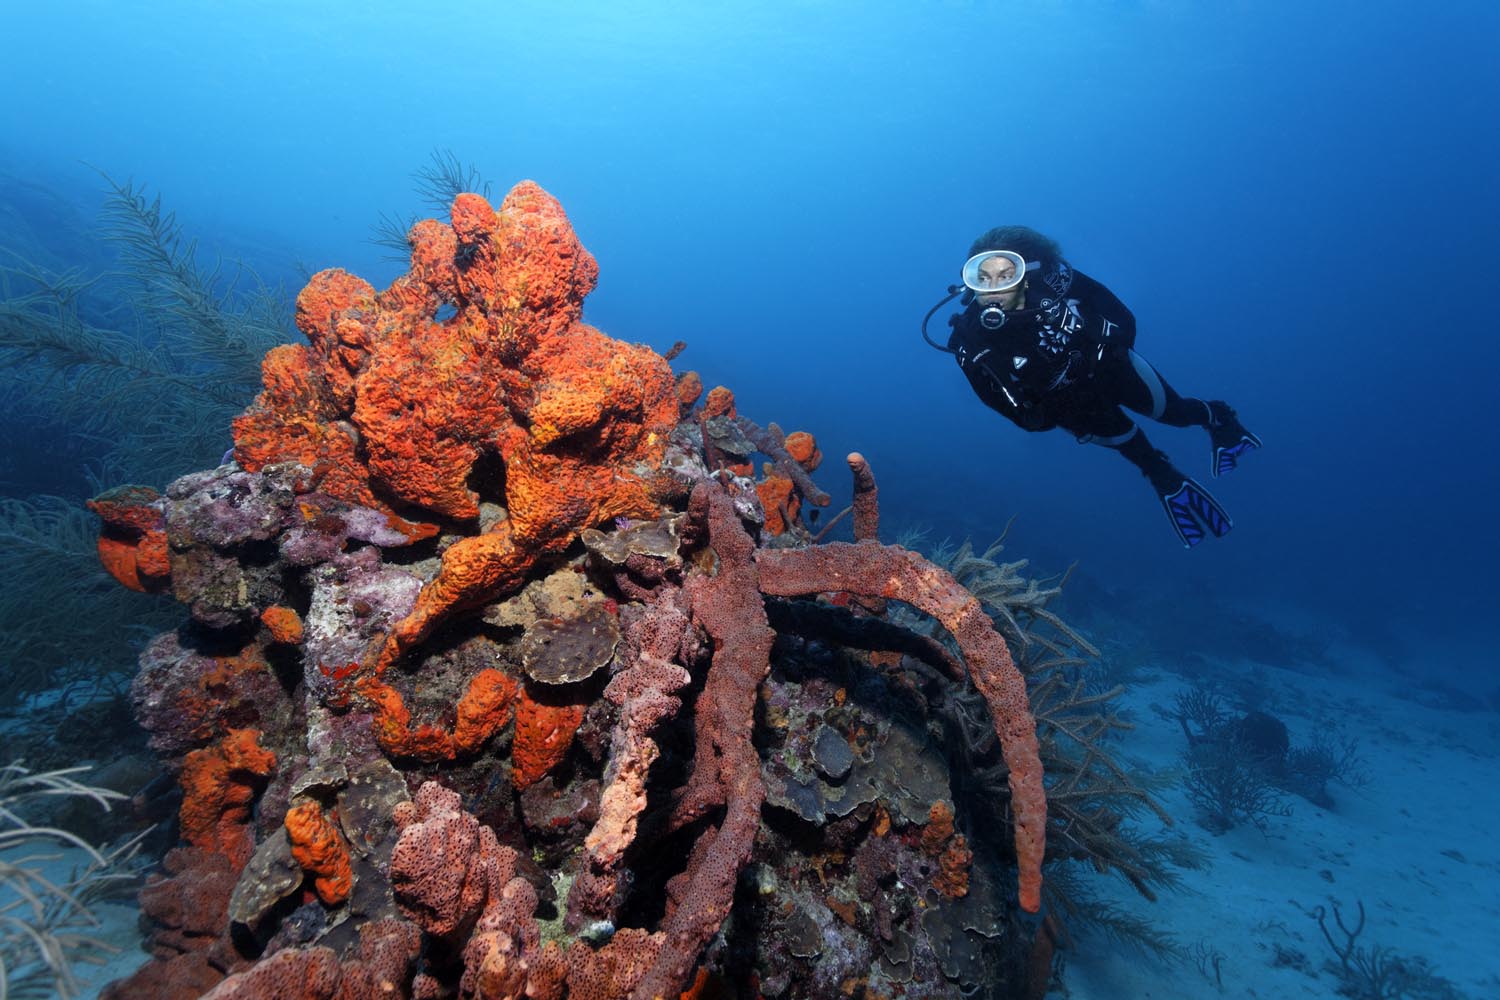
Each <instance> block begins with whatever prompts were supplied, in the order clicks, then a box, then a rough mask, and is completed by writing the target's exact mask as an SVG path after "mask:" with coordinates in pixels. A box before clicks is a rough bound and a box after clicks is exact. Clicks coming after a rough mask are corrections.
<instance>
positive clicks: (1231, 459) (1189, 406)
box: [1099, 351, 1261, 477]
mask: <svg viewBox="0 0 1500 1000" xmlns="http://www.w3.org/2000/svg"><path fill="white" fill-rule="evenodd" d="M1126 353H1127V357H1125V358H1122V359H1117V360H1116V361H1115V362H1114V363H1112V364H1107V365H1105V366H1102V367H1101V370H1100V373H1099V378H1101V379H1102V380H1104V383H1105V388H1106V390H1107V391H1112V392H1113V393H1114V398H1115V399H1117V400H1119V402H1120V403H1121V404H1122V405H1124V406H1127V407H1129V408H1130V409H1132V410H1134V411H1135V412H1137V413H1139V414H1141V415H1143V416H1147V417H1150V418H1151V419H1152V420H1156V421H1159V422H1160V423H1163V424H1166V425H1167V426H1169V427H1202V428H1205V429H1206V430H1207V431H1208V438H1209V443H1210V444H1211V445H1212V446H1213V464H1212V465H1211V466H1210V471H1211V472H1212V473H1213V475H1214V476H1215V477H1217V476H1220V475H1223V474H1224V473H1226V472H1228V471H1229V470H1230V469H1233V468H1234V467H1235V465H1236V464H1237V463H1238V461H1239V458H1240V456H1241V455H1243V454H1244V453H1245V452H1247V451H1250V450H1252V449H1254V448H1259V447H1261V442H1260V438H1258V437H1256V436H1255V435H1254V434H1252V433H1250V432H1249V431H1248V430H1246V429H1245V427H1244V425H1243V424H1241V423H1240V421H1239V418H1238V417H1237V416H1235V412H1234V410H1233V409H1232V408H1231V407H1230V405H1229V404H1228V403H1226V402H1224V401H1223V400H1219V399H1208V400H1205V399H1198V398H1196V397H1193V396H1183V395H1180V394H1178V392H1177V390H1176V389H1173V388H1172V386H1171V385H1170V384H1169V383H1168V382H1167V380H1166V379H1164V378H1162V377H1161V373H1160V372H1158V371H1157V370H1156V368H1155V367H1154V366H1153V365H1152V364H1151V362H1149V361H1147V360H1146V359H1145V358H1143V357H1141V356H1140V355H1139V354H1137V353H1135V351H1128V352H1126Z"/></svg>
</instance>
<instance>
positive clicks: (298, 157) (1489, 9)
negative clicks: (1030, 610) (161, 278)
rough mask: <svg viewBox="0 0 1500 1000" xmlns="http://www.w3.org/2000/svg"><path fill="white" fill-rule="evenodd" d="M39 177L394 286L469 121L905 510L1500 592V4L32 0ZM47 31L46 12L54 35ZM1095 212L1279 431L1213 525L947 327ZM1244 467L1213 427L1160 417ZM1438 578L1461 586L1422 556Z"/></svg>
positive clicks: (651, 295) (1213, 374) (1306, 573)
mask: <svg viewBox="0 0 1500 1000" xmlns="http://www.w3.org/2000/svg"><path fill="white" fill-rule="evenodd" d="M7 20H8V24H9V28H10V30H9V31H8V32H7V33H8V34H9V36H10V37H11V38H12V40H13V42H12V45H11V46H10V49H11V51H9V52H8V53H7V59H6V60H5V62H4V65H3V66H0V82H3V86H4V90H5V93H6V94H7V95H8V96H7V98H6V99H5V101H4V102H3V104H0V137H3V138H0V143H3V147H0V148H3V152H4V156H5V159H6V164H7V167H8V169H9V171H10V172H11V173H12V174H13V175H21V176H31V177H34V178H38V179H40V178H54V179H55V183H56V184H57V185H58V186H59V187H60V188H61V189H63V190H65V191H68V192H71V193H73V194H74V195H75V196H76V198H77V200H78V202H79V203H80V205H84V206H87V205H90V204H91V203H92V202H93V201H95V200H96V198H97V193H98V189H99V182H98V178H97V176H95V175H93V174H91V173H89V172H88V171H87V170H86V169H84V168H82V167H81V166H80V164H82V163H87V164H91V165H93V166H95V167H97V168H99V169H101V170H105V171H107V172H109V173H110V174H111V175H112V176H117V177H133V178H137V179H139V180H143V181H147V182H149V183H150V184H152V185H154V186H155V188H156V189H158V190H160V191H161V192H163V193H164V194H165V196H166V197H167V199H168V201H169V203H170V204H171V205H172V206H173V207H175V208H176V210H177V211H178V213H179V215H180V217H181V218H182V220H183V222H184V224H185V225H186V226H187V228H188V229H189V230H190V231H191V232H193V233H194V234H196V235H198V236H199V237H200V238H201V239H202V240H203V241H204V243H205V244H206V245H209V246H213V247H216V248H218V249H221V250H223V251H225V252H228V253H231V254H235V253H237V254H240V255H242V256H245V257H247V258H249V259H251V260H253V261H254V262H256V263H257V264H258V265H259V266H261V267H268V268H276V267H278V266H279V267H282V268H285V267H286V266H287V264H288V262H289V261H291V260H293V259H295V260H297V261H301V262H304V263H305V264H307V265H310V266H313V267H322V266H331V265H339V266H343V267H346V268H348V269H350V270H353V271H355V272H356V273H360V274H362V275H365V276H368V277H370V278H371V279H372V280H375V281H376V282H377V284H379V283H380V282H381V281H382V280H384V279H385V278H388V277H390V276H392V275H393V274H394V273H395V270H394V265H392V264H390V263H389V262H386V261H383V260H382V259H381V256H382V251H381V250H380V249H379V248H376V247H372V246H370V245H369V243H368V242H367V241H368V237H369V228H370V226H371V224H372V222H373V221H374V219H375V218H376V216H377V215H378V213H380V212H383V211H392V212H395V211H399V210H403V209H406V208H411V207H412V203H413V195H412V193H411V190H410V187H411V185H410V173H411V171H412V170H413V169H414V166H420V165H421V164H422V163H424V162H425V160H426V158H427V157H428V155H429V154H430V152H431V151H432V150H433V149H434V148H446V149H451V150H453V151H455V153H456V154H457V155H458V156H460V157H461V158H462V159H463V160H464V161H465V162H469V163H473V164H474V165H476V166H477V167H478V168H479V169H480V170H481V172H482V173H483V174H484V175H485V176H486V177H487V178H490V179H491V180H492V182H493V183H494V184H495V185H496V187H497V189H498V190H497V195H498V193H499V192H500V191H503V190H504V189H506V188H508V187H509V186H510V184H512V183H513V182H515V181H517V180H520V179H522V178H524V177H529V178H532V179H535V180H537V181H538V182H539V183H541V184H542V185H543V186H544V187H546V188H547V189H548V190H549V191H551V192H552V193H553V194H555V195H557V196H558V197H559V198H560V199H561V200H562V202H563V204H564V206H565V207H566V209H567V210H568V212H569V214H570V217H571V218H572V220H573V221H574V224H575V225H576V227H577V228H578V230H579V232H580V234H581V235H582V237H583V239H584V240H585V242H586V244H587V245H588V246H589V248H590V249H591V250H592V251H593V252H594V253H595V255H596V256H597V257H598V258H599V260H600V262H601V275H602V276H601V280H600V283H599V288H598V290H597V291H596V292H595V294H594V296H593V298H592V299H591V300H590V302H589V305H588V313H587V318H588V319H589V320H590V321H591V322H594V323H595V324H597V325H599V326H601V327H602V328H603V329H605V330H607V331H608V332H610V333H611V334H612V335H614V336H618V337H622V338H624V339H629V340H637V341H642V342H646V343H649V344H652V345H654V346H656V347H657V348H658V349H664V348H665V347H666V346H667V345H669V344H670V343H671V342H672V341H674V340H676V339H678V338H681V339H683V340H686V341H687V342H688V344H689V351H688V353H687V354H685V355H684V356H683V357H682V359H681V361H680V362H679V363H680V364H681V365H682V366H690V367H695V368H697V369H699V370H700V371H701V372H702V373H703V374H704V376H705V378H706V379H707V380H708V381H709V384H713V383H714V382H717V381H722V382H724V383H726V384H728V385H730V386H731V387H732V388H734V389H735V390H736V392H738V393H739V395H740V398H741V399H742V400H743V402H744V407H745V409H746V411H747V412H749V413H752V414H755V415H757V416H758V417H759V418H760V419H762V420H770V419H775V420H778V421H780V422H782V423H783V424H784V425H786V426H788V427H790V426H798V427H805V428H807V429H810V430H813V431H815V432H816V433H817V434H818V435H819V436H820V438H821V439H822V441H823V442H824V447H825V450H826V451H827V452H828V453H829V454H830V455H835V456H836V455H839V454H842V453H843V452H844V451H846V450H849V449H855V448H857V449H860V450H862V451H864V452H865V453H866V454H867V455H868V456H869V457H870V458H871V460H872V462H873V463H874V464H875V468H876V470H877V473H878V474H879V476H880V478H881V481H882V484H883V489H884V492H883V495H884V496H885V498H886V503H887V517H888V518H889V519H891V521H892V522H893V523H899V522H902V521H910V522H912V523H917V522H920V523H926V524H930V525H932V526H933V527H934V528H935V530H937V531H938V532H939V533H942V532H945V531H949V530H953V531H958V532H959V533H972V534H974V535H975V536H976V537H984V536H987V535H989V534H992V533H994V532H997V531H998V529H999V528H1000V527H1001V526H1003V524H1004V522H1005V521H1006V520H1007V519H1008V518H1009V517H1010V516H1011V515H1016V516H1017V518H1018V519H1017V524H1016V527H1015V529H1014V533H1013V535H1012V539H1013V542H1014V546H1015V547H1016V548H1019V549H1021V550H1024V551H1026V552H1028V553H1031V554H1034V555H1035V556H1036V557H1037V558H1040V559H1042V560H1044V561H1047V562H1050V563H1051V564H1058V565H1065V564H1066V563H1068V562H1071V561H1074V560H1078V561H1080V562H1081V563H1082V564H1083V568H1084V570H1085V571H1088V572H1096V573H1098V574H1099V575H1100V576H1101V577H1103V578H1105V579H1108V580H1113V581H1115V582H1123V581H1130V582H1134V583H1139V584H1142V585H1149V586H1152V587H1157V586H1163V587H1168V588H1176V587H1178V586H1180V585H1185V586H1184V589H1186V590H1191V589H1197V588H1201V587H1205V586H1206V587H1211V588H1212V589H1213V591H1214V592H1215V594H1216V595H1218V596H1220V597H1222V598H1223V599H1225V600H1229V601H1234V600H1237V599H1240V598H1248V599H1258V598H1262V597H1274V598H1276V599H1279V600H1287V601H1291V602H1298V603H1305V604H1308V605H1313V606H1316V607H1318V608H1319V609H1327V610H1328V611H1329V612H1330V613H1336V614H1338V615H1341V616H1343V617H1345V618H1350V619H1361V618H1368V619H1370V620H1371V621H1372V622H1375V621H1380V620H1382V619H1390V618H1391V617H1393V616H1394V617H1396V618H1414V617H1421V618H1423V619H1426V620H1428V621H1429V622H1430V621H1431V620H1432V619H1431V617H1430V616H1439V617H1440V618H1442V619H1443V621H1444V623H1445V624H1452V625H1454V626H1457V625H1459V624H1461V623H1462V622H1464V621H1465V620H1472V619H1473V616H1474V615H1475V614H1476V613H1477V612H1478V610H1479V609H1481V608H1482V607H1483V606H1484V604H1485V603H1487V599H1488V598H1490V597H1493V596H1494V587H1493V582H1492V576H1491V575H1490V566H1491V564H1492V562H1493V559H1494V557H1495V556H1496V555H1497V554H1500V545H1497V541H1500V528H1497V525H1496V519H1495V518H1494V517H1493V514H1492V508H1493V497H1494V495H1495V491H1496V485H1497V475H1500V471H1497V463H1496V462H1495V460H1494V457H1493V456H1494V449H1493V446H1492V443H1491V437H1492V426H1491V425H1492V423H1493V418H1492V413H1493V402H1492V400H1491V398H1490V395H1491V394H1490V391H1489V386H1488V379H1489V378H1490V377H1491V375H1492V373H1493V372H1494V371H1496V368H1497V366H1496V361H1497V360H1500V341H1497V339H1496V338H1495V337H1493V336H1491V335H1490V334H1489V331H1488V325H1489V322H1490V321H1489V319H1488V309H1487V307H1486V302H1485V299H1486V293H1487V292H1488V291H1490V290H1492V289H1493V288H1494V287H1495V286H1494V278H1493V275H1494V274H1495V273H1496V271H1497V264H1500V251H1497V249H1496V247H1495V244H1494V241H1493V233H1494V231H1495V223H1496V222H1497V218H1496V211H1495V201H1494V198H1493V196H1492V192H1491V191H1490V184H1491V177H1492V174H1493V168H1494V166H1495V163H1496V126H1495V121H1494V118H1493V116H1491V115H1488V114H1487V113H1486V112H1485V108H1487V107H1488V105H1489V104H1490V103H1491V101H1492V100H1493V97H1494V95H1495V93H1496V92H1497V82H1500V81H1497V71H1496V69H1495V66H1494V64H1493V62H1492V61H1491V60H1490V59H1489V58H1488V56H1487V54H1486V53H1487V52H1488V47H1489V46H1490V45H1491V44H1492V42H1493V40H1494V38H1495V37H1496V32H1497V28H1500V15H1497V12H1496V10H1495V8H1494V7H1493V5H1489V4H1483V3H1457V4H1449V5H1443V6H1442V7H1440V8H1438V9H1437V10H1435V11H1433V12H1431V13H1427V14H1424V15H1422V16H1420V17H1412V16H1411V14H1410V11H1409V8H1407V7H1406V6H1404V5H1399V4H1395V3H1383V2H1378V3H1373V4H1370V3H1354V2H1332V3H1322V4H1314V5H1293V4H1280V3H1277V4H1230V5H1206V4H1195V3H1188V2H1186V0H1169V2H1138V3H1102V2H1100V3H1094V2H1079V3H1065V4H1054V3H1031V4H1020V3H957V2H952V3H929V4H884V3H861V4H853V3H849V4H845V3H807V4H751V5H737V6H735V7H734V8H733V10H732V12H731V11H728V10H722V11H721V10H718V9H717V8H716V7H715V6H714V5H698V4H685V3H684V4H668V3H654V4H647V3H624V4H614V3H607V4H606V3H601V4H569V5H554V4H547V3H505V4H484V3H474V4H464V3H456V4H449V5H445V6H444V8H443V9H442V12H441V13H433V12H428V11H424V10H419V9H417V8H415V7H413V6H412V5H406V4H395V3H383V4H382V3H377V4H370V5H340V4H313V5H308V4H300V3H255V4H249V3H244V4H238V3H224V4H213V5H200V4H166V3H79V2H72V3H64V4H59V5H56V6H54V7H43V6H42V5H28V6H26V7H20V6H17V7H15V8H13V9H12V10H11V11H9V12H8V14H7ZM23 40H24V41H23ZM1007 222H1019V223H1024V224H1028V225H1032V226H1034V227H1036V228H1038V229H1041V230H1043V231H1044V232H1047V233H1048V234H1050V235H1052V236H1054V237H1055V238H1056V239H1058V240H1059V241H1060V242H1061V244H1062V246H1063V249H1064V251H1065V253H1067V254H1068V256H1069V257H1070V259H1071V260H1072V262H1073V263H1074V265H1075V266H1077V267H1078V268H1080V269H1082V270H1083V271H1085V272H1086V273H1088V274H1091V275H1094V276H1096V277H1098V278H1099V279H1100V280H1102V281H1103V282H1105V284H1107V285H1109V286H1110V287H1111V289H1113V290H1114V291H1115V292H1116V293H1117V294H1118V295H1119V296H1120V297H1121V298H1122V299H1123V300H1124V301H1125V302H1126V303H1127V304H1128V305H1129V306H1130V308H1131V309H1132V310H1133V311H1134V312H1135V314H1136V316H1137V318H1138V320H1139V323H1140V335H1139V341H1138V349H1139V351H1140V352H1141V353H1142V354H1143V355H1144V356H1145V357H1147V358H1148V359H1150V360H1151V361H1152V362H1153V363H1154V364H1155V365H1156V366H1157V367H1158V368H1159V369H1160V370H1161V372H1162V373H1163V374H1164V375H1165V376H1166V378H1167V379H1168V380H1169V381H1170V382H1171V383H1172V384H1173V385H1174V387H1176V388H1177V389H1179V390H1180V391H1181V392H1183V393H1184V394H1188V395H1199V396H1203V397H1208V398H1223V399H1227V400H1229V401H1231V402H1232V403H1233V404H1234V405H1235V406H1236V407H1237V408H1238V409H1239V410H1240V412H1241V415H1242V416H1243V418H1244V420H1245V421H1246V423H1247V424H1248V425H1249V426H1250V427H1251V428H1252V429H1254V430H1255V431H1256V432H1257V433H1258V434H1260V435H1261V436H1262V437H1263V438H1264V439H1265V441H1266V442H1267V449H1266V451H1265V452H1264V454H1262V455H1257V456H1253V457H1252V458H1251V459H1250V460H1249V461H1248V463H1247V467H1246V468H1245V469H1243V470H1242V471H1241V472H1239V473H1236V474H1235V475H1234V476H1232V477H1231V478H1230V479H1228V480H1227V481H1225V482H1223V483H1222V485H1220V486H1219V488H1218V489H1219V494H1220V499H1221V501H1222V502H1223V503H1224V504H1225V505H1226V506H1227V507H1228V509H1229V510H1230V512H1231V514H1232V515H1233V517H1234V518H1235V523H1236V527H1235V531H1234V534H1233V536H1232V537H1231V538H1230V539H1229V540H1227V541H1226V542H1223V543H1219V544H1212V545H1204V546H1201V547H1199V548H1198V549H1197V550H1195V551H1193V552H1191V553H1184V552H1183V551H1181V550H1180V549H1179V547H1178V546H1177V545H1176V544H1175V542H1174V540H1173V538H1172V536H1171V534H1170V531H1169V529H1168V528H1167V526H1166V524H1165V522H1164V521H1163V519H1162V517H1161V515H1160V513H1159V512H1158V511H1157V509H1156V507H1155V501H1154V498H1153V497H1152V496H1151V494H1150V492H1149V491H1148V490H1147V489H1146V487H1145V484H1144V483H1143V481H1141V480H1140V478H1139V477H1138V475H1137V474H1136V473H1135V472H1134V471H1133V470H1132V469H1131V468H1129V467H1128V466H1127V465H1126V464H1125V463H1124V462H1122V461H1120V460H1119V459H1118V458H1116V457H1115V456H1112V455H1109V454H1106V453H1104V452H1102V451H1100V450H1098V449H1096V448H1085V447H1079V446H1078V445H1076V444H1075V443H1074V442H1073V441H1072V440H1070V439H1069V438H1068V437H1067V436H1066V435H1065V433H1063V432H1053V433H1050V434H1046V435H1040V436H1027V435H1026V434H1024V433H1022V432H1020V431H1018V430H1017V429H1016V428H1014V427H1012V426H1010V425H1009V424H1007V423H1006V422H1005V421H1004V420H1003V419H1002V418H1000V417H998V416H996V415H995V414H993V413H991V412H990V411H988V410H986V409H985V408H984V407H983V406H982V405H981V404H980V403H979V402H978V401H977V400H975V399H974V398H972V396H971V394H970V393H969V391H968V389H967V386H966V384H965V383H964V381H963V379H962V377H961V375H960V373H959V372H958V370H957V369H956V367H955V366H954V365H953V364H952V362H951V359H949V358H947V357H945V356H944V355H941V354H938V353H937V352H934V351H931V350H930V349H929V348H927V347H926V346H925V345H923V343H922V342H921V340H920V338H919V336H918V331H917V323H918V321H919V320H920V318H921V316H922V314H923V313H924V312H925V311H926V309H927V308H928V307H929V306H930V305H931V304H932V302H934V301H935V300H936V299H937V298H938V297H940V296H941V294H942V292H943V289H944V288H945V286H946V285H948V284H950V283H953V282H954V281H955V280H956V278H957V271H958V266H959V264H961V263H962V260H963V258H964V256H965V251H966V249H967V247H968V244H969V241H970V240H971V239H972V238H973V237H974V236H975V235H977V234H978V233H979V232H981V231H983V230H984V229H987V228H989V227H990V226H993V225H998V224H1001V223H1007ZM1151 435H1152V438H1153V440H1155V441H1156V442H1158V443H1159V444H1160V446H1162V447H1164V448H1166V449H1167V450H1168V451H1169V452H1171V453H1172V454H1173V455H1174V456H1176V457H1177V459H1178V461H1179V464H1181V465H1182V466H1183V467H1184V469H1186V470H1189V471H1196V472H1197V473H1198V474H1199V475H1200V478H1201V477H1202V474H1203V473H1205V472H1206V469H1207V462H1208V459H1207V449H1206V445H1205V443H1204V440H1203V435H1202V434H1201V432H1197V431H1174V430H1171V429H1168V428H1161V429H1155V428H1152V429H1151ZM1415 581H1422V584H1421V585H1417V586H1414V585H1413V584H1414V582H1415Z"/></svg>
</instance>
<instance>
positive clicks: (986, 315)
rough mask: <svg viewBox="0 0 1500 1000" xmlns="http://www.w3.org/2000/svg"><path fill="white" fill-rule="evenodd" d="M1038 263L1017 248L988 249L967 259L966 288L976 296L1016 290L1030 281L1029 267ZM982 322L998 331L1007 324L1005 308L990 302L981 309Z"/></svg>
mask: <svg viewBox="0 0 1500 1000" xmlns="http://www.w3.org/2000/svg"><path fill="white" fill-rule="evenodd" d="M1035 266H1036V265H1035V264H1030V265H1028V264H1027V263H1026V259H1025V258H1024V257H1022V256H1021V255H1020V254H1018V253H1016V252H1015V251H1014V250H986V251H984V252H983V253H976V254H975V255H974V256H972V257H970V258H969V259H968V260H966V261H964V269H963V279H964V287H966V288H968V289H969V291H971V292H974V293H975V294H976V295H995V294H1003V293H1005V292H1011V291H1015V290H1016V289H1017V288H1019V287H1020V286H1021V284H1022V283H1023V282H1024V281H1025V280H1026V272H1027V270H1029V269H1030V268H1033V267H1035ZM979 322H980V324H981V325H982V326H984V328H985V329H987V330H998V329H999V328H1000V327H1001V326H1003V325H1004V324H1005V310H1004V309H1001V308H1000V306H999V305H998V304H996V303H986V304H984V305H982V307H981V308H980V310H979Z"/></svg>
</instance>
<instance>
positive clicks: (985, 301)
mask: <svg viewBox="0 0 1500 1000" xmlns="http://www.w3.org/2000/svg"><path fill="white" fill-rule="evenodd" d="M979 277H980V279H981V280H982V281H983V283H984V284H987V285H1003V284H1005V283H1006V282H1008V281H1013V280H1015V277H1016V264H1015V261H1012V260H1008V259H1007V258H1005V257H991V258H990V259H989V260H986V261H983V262H981V263H980V265H979ZM1024 285H1025V282H1022V283H1021V284H1019V285H1017V286H1016V287H1015V288H1012V289H1011V290H1010V291H1008V292H981V293H980V294H979V295H978V296H977V298H978V300H979V304H980V305H985V306H991V305H993V306H999V307H1000V308H1001V309H1013V308H1015V306H1016V304H1017V303H1019V302H1020V301H1021V295H1022V293H1023V291H1024Z"/></svg>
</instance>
